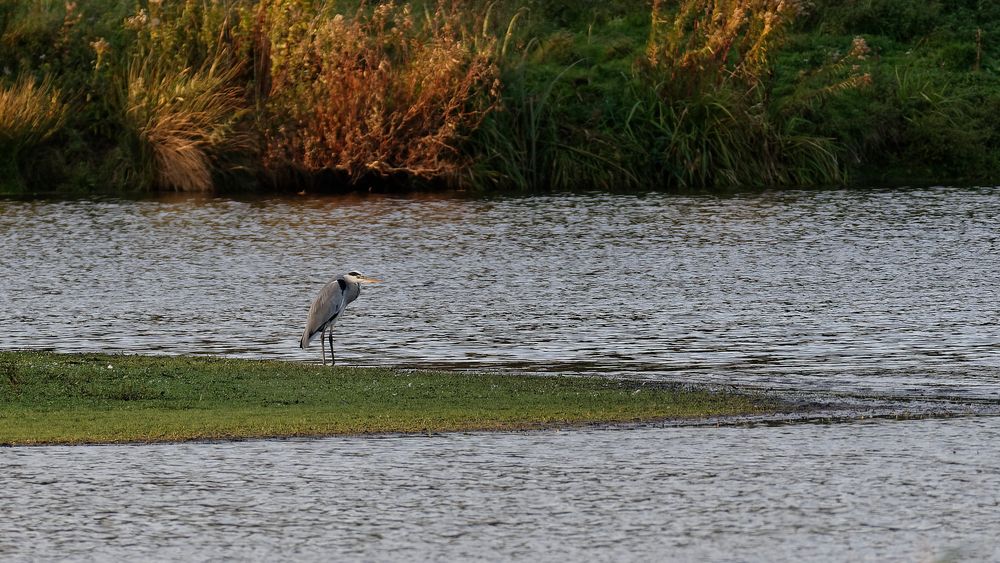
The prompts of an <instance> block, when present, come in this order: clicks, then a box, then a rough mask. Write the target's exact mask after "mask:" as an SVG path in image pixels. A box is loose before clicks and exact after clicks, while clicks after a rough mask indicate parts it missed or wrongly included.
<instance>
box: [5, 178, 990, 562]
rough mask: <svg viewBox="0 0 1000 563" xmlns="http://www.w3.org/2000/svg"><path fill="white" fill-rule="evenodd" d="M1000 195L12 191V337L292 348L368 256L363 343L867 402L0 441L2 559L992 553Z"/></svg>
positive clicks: (66, 342) (348, 359)
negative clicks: (297, 434)
mask: <svg viewBox="0 0 1000 563" xmlns="http://www.w3.org/2000/svg"><path fill="white" fill-rule="evenodd" d="M998 219H1000V189H997V188H962V189H959V188H926V189H911V190H897V191H887V190H829V191H781V192H755V193H745V194H736V195H729V196H681V195H666V194H643V195H595V194H575V195H551V196H544V197H529V198H485V199H482V198H480V199H476V198H460V197H431V196H423V197H421V196H417V197H388V196H374V195H371V196H343V197H295V198H244V199H232V198H206V197H188V196H177V197H165V198H158V199H148V200H123V199H105V200H27V201H24V200H2V201H0V235H2V237H0V327H2V329H0V347H2V348H3V349H22V348H38V349H52V350H58V351H67V352H69V351H102V352H105V351H111V352H124V353H154V354H223V355H231V356H239V357H253V358H262V357H263V358H274V359H286V360H299V361H318V360H319V350H318V349H307V350H300V349H299V348H298V347H297V340H298V337H299V335H300V334H301V331H302V327H303V323H304V317H305V313H306V311H307V310H308V305H309V302H310V300H311V299H312V297H313V295H314V294H315V293H316V292H317V291H318V290H319V288H320V287H321V286H322V285H323V284H324V283H325V282H326V281H327V280H328V279H329V278H331V277H332V276H333V275H335V274H336V273H339V272H345V271H348V270H350V269H358V270H362V271H364V272H365V273H367V274H371V275H375V276H377V277H380V278H383V279H384V280H385V282H384V283H382V284H379V285H376V286H371V287H366V288H365V290H364V291H363V293H362V295H361V297H360V298H359V299H358V300H357V301H356V302H355V303H353V304H352V305H351V307H350V308H349V310H348V313H347V314H346V315H345V316H344V318H342V319H341V320H340V321H339V324H338V328H337V333H336V342H335V343H336V346H337V358H338V361H339V362H340V363H343V364H346V365H393V366H402V367H444V368H450V369H498V370H507V371H518V372H529V373H567V374H601V375H607V376H625V377H640V378H650V379H657V380H670V381H681V382H687V383H695V384H703V385H709V386H737V387H739V388H756V389H765V390H770V391H772V392H777V393H783V394H788V395H802V396H808V397H810V398H814V399H817V400H831V401H845V400H850V401H856V403H855V404H861V405H865V406H864V407H863V408H855V409H854V410H853V411H852V412H851V414H850V415H849V416H847V417H846V418H849V419H852V421H850V422H846V423H842V424H832V425H831V424H807V423H797V424H780V425H776V424H763V423H757V424H752V423H751V424H743V425H738V426H722V427H719V428H714V427H707V428H706V427H675V426H667V425H664V426H658V427H641V428H631V429H591V430H581V431H573V432H538V433H527V434H521V433H513V434H489V435H482V434H459V435H450V436H435V437H422V438H412V437H382V438H336V439H328V440H315V441H273V442H268V441H264V442H240V443H233V444H182V445H160V446H149V447H77V448H14V449H7V450H0V489H2V491H3V492H2V493H0V494H2V495H6V496H5V498H4V499H3V505H5V506H8V507H15V508H14V510H7V511H5V513H4V515H0V556H3V555H7V556H10V557H12V558H15V559H22V558H29V559H30V558H33V554H38V557H39V558H49V557H52V556H58V555H60V554H65V555H68V556H71V557H72V558H80V559H91V558H93V559H105V558H112V559H134V558H137V557H143V558H145V557H152V558H154V559H155V558H164V559H177V558H182V559H191V558H193V559H219V558H221V559H226V558H234V559H247V558H249V559H273V558H277V557H286V556H291V557H298V558H303V559H323V558H325V557H327V556H329V555H331V554H343V555H344V556H346V557H349V558H357V559H366V560H367V559H389V560H392V559H399V558H401V557H403V556H414V557H415V558H417V559H454V558H461V559H538V558H541V559H551V560H555V559H559V558H560V557H561V556H562V555H570V556H573V557H575V558H584V559H591V560H606V559H615V560H622V559H625V560H648V559H650V558H652V557H654V556H661V557H664V558H666V559H675V560H719V561H726V560H734V561H741V560H783V559H784V560H797V559H802V558H805V559H824V560H825V559H833V560H843V559H862V560H866V559H868V560H908V561H913V560H922V559H928V560H934V559H935V558H944V559H948V558H960V559H961V558H966V557H968V558H973V559H996V558H998V557H1000V554H998V552H997V551H996V548H995V547H994V544H995V542H993V540H992V538H991V537H989V535H988V533H987V532H986V530H991V529H995V528H996V526H997V525H998V523H1000V505H998V496H997V495H998V494H997V491H1000V455H997V454H998V453H1000V452H998V449H997V448H998V446H997V444H1000V441H998V440H997V438H998V434H1000V418H998V417H996V416H995V415H996V413H997V412H1000V300H998V298H997V297H998V295H997V290H996V288H997V272H998V271H1000V252H998V251H1000V227H998V225H1000V222H998ZM873 405H874V406H873ZM869 407H871V408H872V409H875V410H871V411H869V410H867V409H868V408H869ZM876 407H877V408H876ZM878 409H882V410H878ZM866 412H869V413H871V412H875V413H881V414H886V413H889V414H899V413H917V414H921V413H922V414H930V413H933V414H934V415H936V416H935V417H934V418H924V419H918V420H903V421H899V420H891V419H879V420H875V421H869V420H865V421H859V420H858V419H859V418H860V416H863V415H864V414H865V413H866Z"/></svg>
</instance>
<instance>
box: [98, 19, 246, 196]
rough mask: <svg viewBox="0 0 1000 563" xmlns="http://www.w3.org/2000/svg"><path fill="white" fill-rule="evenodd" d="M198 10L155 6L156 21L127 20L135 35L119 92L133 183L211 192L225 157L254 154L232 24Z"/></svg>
mask: <svg viewBox="0 0 1000 563" xmlns="http://www.w3.org/2000/svg"><path fill="white" fill-rule="evenodd" d="M197 4H198V3H193V2H191V1H190V0H189V1H188V2H186V3H185V4H184V5H183V6H181V7H179V8H177V7H175V8H176V9H179V10H180V11H179V12H171V11H169V10H168V9H167V8H165V7H163V6H161V5H160V3H159V2H150V8H151V11H152V15H149V14H147V13H146V12H145V11H144V10H142V11H140V12H139V13H137V14H136V15H134V16H132V17H131V18H129V19H128V20H126V22H125V25H126V27H128V28H130V29H132V30H134V31H135V32H136V33H137V35H138V38H137V40H136V43H135V44H134V50H133V52H132V54H131V56H130V57H129V58H128V60H127V62H126V63H125V65H126V66H125V69H124V73H123V74H124V76H123V77H121V79H120V80H119V84H118V86H117V87H118V90H119V96H120V97H121V98H122V99H121V101H120V103H119V105H120V112H121V120H122V125H123V129H124V131H125V132H126V136H127V137H128V140H126V141H125V142H124V143H123V144H124V145H125V146H127V147H129V148H130V152H131V160H132V162H131V166H130V167H129V172H130V173H131V175H132V176H133V178H128V179H125V181H126V182H128V183H138V184H140V185H143V186H148V187H154V188H159V189H173V190H181V191H208V190H211V189H213V187H214V181H213V179H214V176H215V175H216V174H217V173H219V172H224V171H225V166H223V163H224V161H225V160H226V158H227V155H229V154H232V153H247V152H252V149H253V142H252V136H251V135H250V134H249V133H248V132H247V131H246V130H244V129H241V128H240V127H239V120H240V119H241V117H242V116H243V115H244V114H245V113H246V111H247V102H246V95H245V89H244V87H242V86H241V85H239V80H238V79H239V78H240V77H241V76H242V73H243V68H242V66H241V65H240V64H239V62H238V61H237V58H236V56H235V55H234V54H233V50H232V47H231V46H230V45H229V44H228V38H227V32H228V31H229V29H230V28H231V25H230V24H229V23H228V22H226V20H225V19H224V18H219V17H216V18H210V17H209V15H212V14H213V12H211V10H210V8H205V9H204V10H203V11H198V9H197ZM213 6H215V7H216V8H217V9H218V7H219V6H222V4H220V3H215V4H213ZM227 10H228V8H225V7H223V8H222V9H219V13H221V14H223V15H225V14H227V13H228V12H227ZM216 15H218V14H216ZM220 21H221V23H220ZM153 22H157V24H156V25H153ZM199 22H201V23H202V24H201V25H199ZM205 22H208V23H205ZM206 29H210V30H212V32H213V33H216V34H217V36H216V37H215V38H214V39H213V38H212V36H211V35H205V33H204V30H206ZM196 64H197V65H199V66H191V65H196Z"/></svg>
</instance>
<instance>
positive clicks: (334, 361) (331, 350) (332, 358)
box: [329, 330, 336, 367]
mask: <svg viewBox="0 0 1000 563" xmlns="http://www.w3.org/2000/svg"><path fill="white" fill-rule="evenodd" d="M329 338H330V366H331V367H332V366H333V364H334V363H336V360H335V359H334V356H333V331H332V330H331V331H330V336H329Z"/></svg>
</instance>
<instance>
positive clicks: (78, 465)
mask: <svg viewBox="0 0 1000 563" xmlns="http://www.w3.org/2000/svg"><path fill="white" fill-rule="evenodd" d="M928 436H934V437H935V439H934V440H928V439H927V437H928ZM970 436H977V438H976V439H975V440H973V441H970V438H969V437H970ZM0 456H2V457H0V460H2V461H0V466H2V467H3V471H2V473H0V483H2V484H3V486H2V487H0V505H2V506H3V507H4V510H3V512H2V513H0V557H2V558H4V559H7V558H14V559H29V558H30V559H36V560H51V559H61V558H66V559H73V560H94V561H108V560H119V561H120V560H157V561H170V560H172V561H176V560H216V561H218V560H236V561H243V560H274V559H283V560H297V561H301V560H308V561H313V560H315V561H329V560H331V559H335V560H364V561H399V560H434V561H456V560H458V561H463V560H515V561H526V560H530V561H568V560H588V561H664V560H667V561H803V560H808V561H933V560H972V561H996V560H998V559H1000V544H998V543H997V542H996V530H997V524H998V522H1000V520H998V518H1000V517H998V514H1000V418H996V417H988V418H981V417H966V418H959V419H954V420H941V419H929V420H919V421H907V422H884V421H883V422H877V423H849V424H838V425H810V424H799V425H791V426H781V427H751V428H725V427H724V428H667V429H658V428H646V429H628V430H592V431H588V430H581V431H572V432H535V433H525V434H469V435H464V434H452V435H445V436H437V437H430V438H428V437H423V438H408V437H383V438H367V439H358V438H332V439H324V440H312V441H261V442H241V443H228V444H227V443H223V444H176V445H155V446H106V447H83V448H81V447H49V448H14V449H9V450H6V451H0Z"/></svg>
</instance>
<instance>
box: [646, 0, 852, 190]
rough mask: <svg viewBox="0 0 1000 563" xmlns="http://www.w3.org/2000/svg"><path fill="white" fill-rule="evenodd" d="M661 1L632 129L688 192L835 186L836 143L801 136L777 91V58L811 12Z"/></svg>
mask: <svg viewBox="0 0 1000 563" xmlns="http://www.w3.org/2000/svg"><path fill="white" fill-rule="evenodd" d="M663 4H664V3H663V2H661V1H660V0H656V1H654V2H653V6H652V23H651V26H650V36H649V41H648V44H647V49H646V57H645V59H644V60H643V61H642V64H640V65H639V68H638V79H639V80H638V82H639V86H638V87H637V92H636V102H635V105H634V106H633V108H632V110H631V111H630V113H629V116H628V119H627V121H626V131H627V132H628V134H629V136H630V138H631V140H632V142H633V143H636V144H639V145H641V146H647V147H650V150H651V151H652V152H653V153H654V154H655V155H656V156H655V157H654V158H655V159H656V160H657V161H658V168H659V169H660V171H661V173H663V174H665V175H664V176H663V182H665V183H667V184H668V185H675V186H679V187H715V186H718V187H732V186H744V185H751V186H763V185H789V184H791V185H814V184H833V183H838V182H841V181H842V180H843V166H842V164H841V163H840V161H839V152H840V151H839V148H838V147H837V145H836V144H835V142H834V141H833V140H832V139H829V138H824V137H818V136H812V135H809V134H807V133H805V132H803V131H802V130H801V129H800V128H801V125H802V124H803V118H802V117H801V116H798V115H783V114H781V113H780V112H779V111H778V108H777V107H775V105H774V104H773V103H772V100H771V98H770V91H769V79H770V60H771V52H772V50H773V49H774V47H775V46H776V45H777V44H778V42H780V40H781V37H782V35H783V34H784V33H785V32H786V30H787V29H788V27H789V26H790V24H791V22H792V21H793V19H794V18H795V17H796V16H797V15H798V14H800V13H801V11H802V10H803V9H804V8H803V5H802V4H801V3H799V2H794V1H790V0H683V1H682V2H680V4H679V6H677V7H676V8H675V9H673V10H666V9H665V8H664V6H663Z"/></svg>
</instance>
